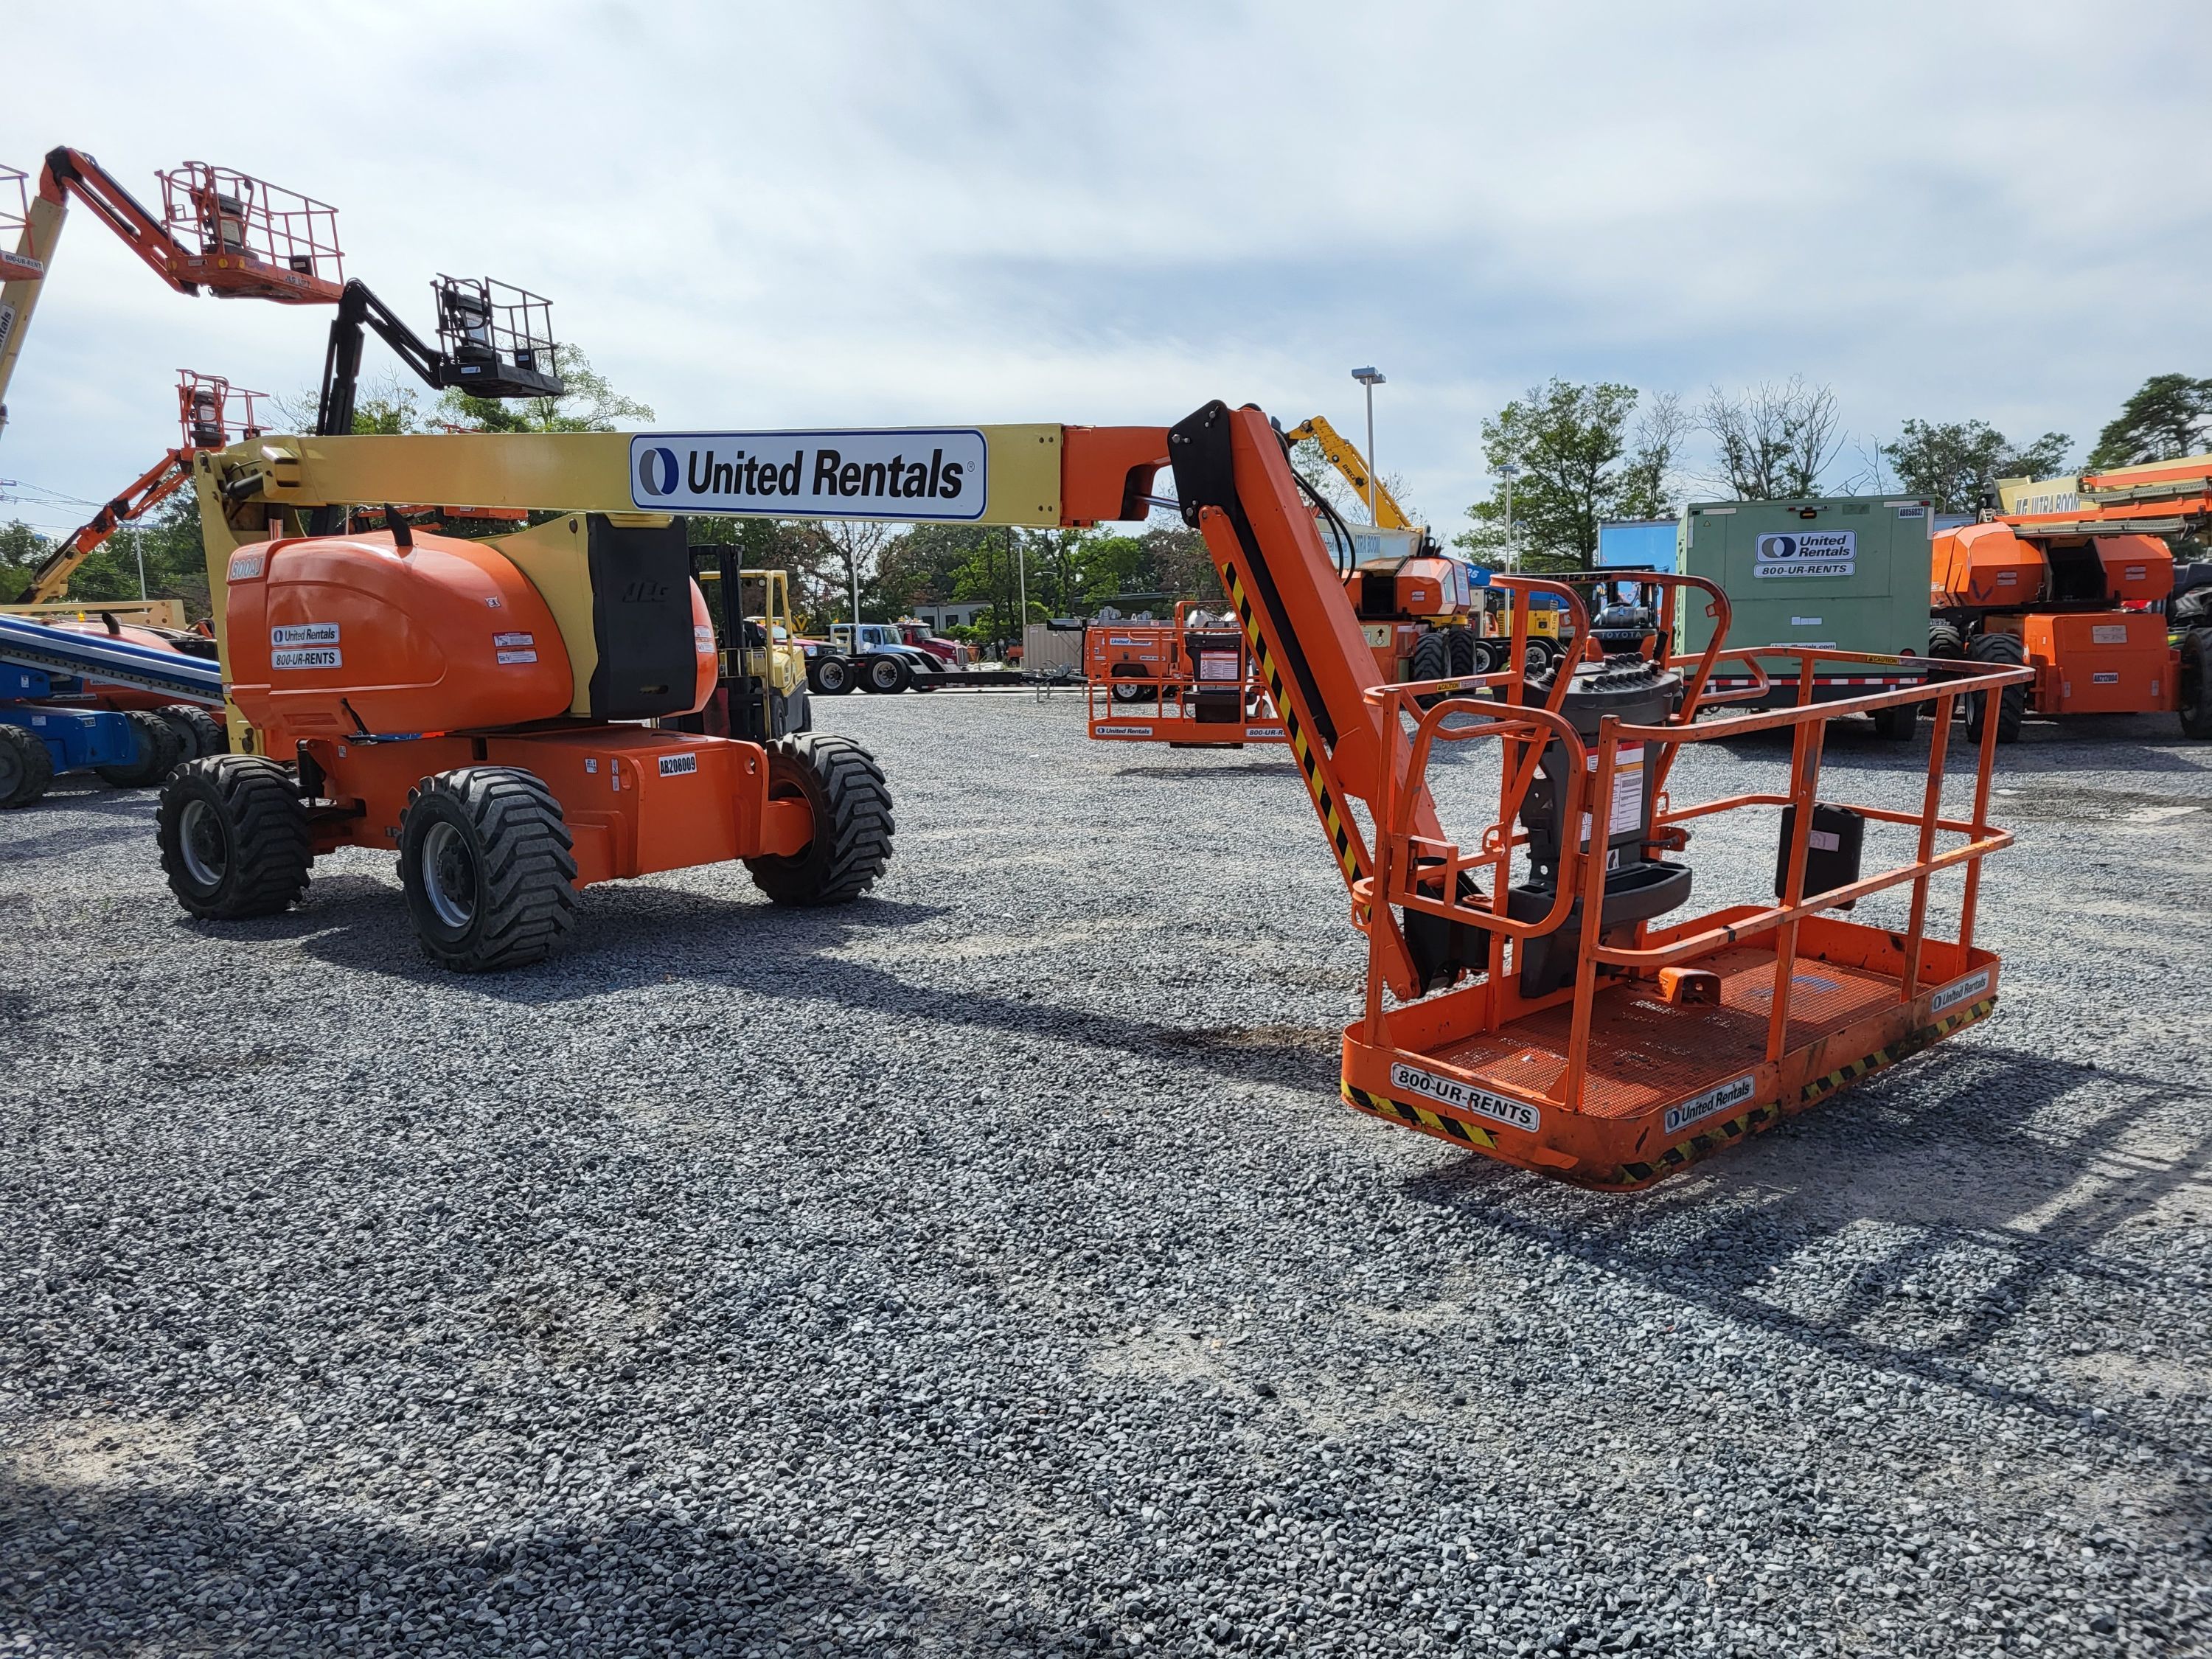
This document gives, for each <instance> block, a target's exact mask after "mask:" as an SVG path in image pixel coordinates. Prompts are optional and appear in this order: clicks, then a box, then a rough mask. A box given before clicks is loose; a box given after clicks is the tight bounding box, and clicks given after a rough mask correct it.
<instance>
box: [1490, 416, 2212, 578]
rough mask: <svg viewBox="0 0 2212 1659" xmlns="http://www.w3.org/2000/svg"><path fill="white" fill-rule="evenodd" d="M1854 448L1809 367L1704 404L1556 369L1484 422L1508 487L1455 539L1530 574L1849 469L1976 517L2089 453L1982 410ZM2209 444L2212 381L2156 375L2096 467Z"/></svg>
mask: <svg viewBox="0 0 2212 1659" xmlns="http://www.w3.org/2000/svg"><path fill="white" fill-rule="evenodd" d="M1699 436H1702V437H1703V438H1704V439H1705V441H1706V450H1707V454H1708V457H1709V459H1708V460H1707V461H1706V463H1705V470H1704V471H1698V472H1692V471H1690V470H1689V468H1688V466H1687V465H1686V461H1685V459H1684V458H1685V454H1686V449H1687V447H1688V445H1689V443H1690V442H1691V441H1692V439H1693V438H1695V437H1699ZM1849 442H1850V437H1849V435H1848V434H1847V433H1845V432H1844V429H1843V426H1842V422H1841V421H1840V420H1839V418H1838V413H1837V409H1836V396H1835V392H1833V390H1832V389H1831V388H1830V387H1828V386H1816V385H1809V384H1808V383H1807V382H1806V381H1805V380H1803V379H1802V377H1798V378H1793V379H1791V380H1788V381H1786V382H1782V383H1778V384H1777V383H1769V384H1765V385H1762V386H1755V387H1753V388H1751V389H1749V390H1747V391H1743V392H1724V391H1723V390H1722V389H1720V388H1719V387H1717V386H1716V387H1714V388H1713V389H1712V391H1711V392H1710V393H1709V394H1708V395H1707V396H1706V398H1705V400H1704V402H1703V403H1702V404H1699V405H1698V406H1697V407H1696V408H1694V409H1690V408H1686V407H1685V406H1684V404H1683V403H1682V401H1681V399H1680V398H1679V397H1677V396H1676V395H1675V394H1674V393H1672V392H1659V393H1656V394H1655V395H1653V396H1651V397H1650V398H1645V397H1644V394H1643V393H1642V392H1638V390H1637V388H1635V387H1634V386H1625V385H1622V384H1620V383H1619V382H1616V381H1601V382H1598V383H1596V384H1595V385H1577V384H1576V383H1574V382H1571V381H1568V380H1559V379H1553V380H1549V381H1547V382H1546V383H1545V384H1544V385H1542V386H1535V387H1532V388H1531V389H1530V390H1529V391H1528V392H1527V393H1525V394H1524V395H1523V396H1522V397H1519V398H1515V399H1513V400H1512V401H1511V402H1510V403H1509V404H1506V405H1505V407H1504V409H1502V410H1499V411H1498V413H1497V414H1496V415H1494V416H1491V417H1490V418H1489V419H1487V420H1486V421H1484V422H1483V423H1482V451H1483V456H1484V459H1485V460H1486V462H1487V463H1488V465H1489V468H1490V471H1491V474H1492V478H1493V481H1494V482H1493V483H1492V489H1491V491H1490V493H1489V494H1488V495H1486V496H1485V497H1484V498H1483V499H1482V500H1480V501H1476V502H1474V504H1473V505H1472V506H1470V507H1468V509H1467V517H1468V520H1470V521H1471V523H1470V525H1469V527H1468V528H1467V529H1466V530H1463V531H1462V532H1460V533H1459V534H1458V535H1457V536H1455V538H1453V541H1454V544H1455V545H1456V546H1458V547H1459V548H1461V549H1462V550H1463V551H1465V552H1466V553H1467V555H1468V556H1469V557H1470V558H1472V559H1474V560H1475V561H1476V562H1479V563H1482V564H1487V565H1492V566H1496V565H1502V564H1504V563H1505V562H1508V561H1509V559H1510V558H1512V557H1514V556H1516V554H1517V557H1518V560H1519V562H1520V563H1521V564H1522V566H1524V567H1525V568H1531V569H1538V570H1544V569H1553V570H1557V569H1589V568H1591V567H1592V566H1593V565H1595V562H1596V559H1597V539H1598V526H1599V525H1600V524H1601V523H1603V522H1605V521H1607V520H1623V519H1664V518H1672V517H1673V516H1674V514H1675V513H1676V512H1677V511H1678V510H1679V509H1680V506H1681V504H1682V501H1683V500H1684V498H1685V496H1686V495H1687V494H1688V493H1689V491H1690V490H1691V489H1692V488H1693V487H1696V488H1701V489H1704V490H1705V491H1708V492H1710V493H1711V495H1713V496H1714V497H1716V498H1718V499H1723V500H1731V501H1788V500H1792V499H1795V498H1799V497H1803V496H1810V495H1820V494H1823V493H1824V483H1825V481H1826V479H1827V478H1829V477H1831V476H1832V474H1833V472H1834V471H1836V470H1838V465H1839V464H1842V465H1849V466H1850V468H1851V470H1850V473H1849V475H1848V476H1847V477H1845V478H1844V481H1843V483H1842V485H1841V489H1842V492H1843V493H1844V494H1848V495H1857V494H1864V493H1877V494H1887V493H1888V492H1890V491H1893V490H1894V491H1898V492H1899V493H1903V494H1906V495H1917V496H1926V497H1927V498H1928V499H1929V501H1932V502H1934V503H1935V507H1936V511H1937V512H1939V513H1971V512H1972V511H1974V510H1975V509H1976V508H1978V507H1979V506H1980V505H1981V504H1982V502H1983V500H1984V497H1985V496H1986V495H1989V494H1990V493H1991V492H1993V491H1994V490H1995V489H1996V483H1997V481H1998V480H1999V479H2001V478H2015V477H2053V476H2057V475H2062V474H2063V473H2065V472H2066V471H2068V470H2069V459H2068V458H2069V456H2070V455H2071V454H2072V453H2073V447H2074V441H2073V439H2072V438H2070V437H2069V436H2068V435H2066V434H2065V433H2063V432H2046V433H2044V434H2043V435H2041V436H2039V437H2038V438H2034V439H2033V440H2028V441H2015V440H2013V439H2011V438H2008V437H2007V436H2006V435H2004V434H2003V433H2002V432H2001V431H1999V430H1998V429H1997V428H1996V427H1994V426H1992V425H1990V423H1989V422H1986V421H1979V420H1963V421H1929V420H1918V419H1914V420H1908V421H1906V422H1904V424H1903V425H1902V427H1901V428H1899V433H1898V435H1897V436H1896V437H1895V438H1894V439H1892V440H1890V441H1887V442H1869V443H1867V444H1865V445H1863V446H1862V447H1860V448H1859V449H1858V451H1857V454H1856V456H1855V457H1853V456H1847V454H1846V448H1847V446H1848V444H1849ZM2208 445H2212V380H2199V379H2196V378H2193V377H2191V376H2189V375H2185V374H2157V375H2153V376H2152V377H2151V378H2150V379H2149V380H2146V381H2145V382H2144V383H2143V385H2142V387H2141V388H2140V389H2139V390H2138V391H2136V393H2135V394H2134V395H2133V396H2132V397H2130V398H2128V399H2127V401H2126V402H2125V404H2123V405H2122V406H2121V409H2120V411H2119V413H2118V414H2117V415H2115V416H2113V417H2112V420H2111V421H2109V422H2106V425H2105V427H2104V428H2103V429H2102V430H2101V431H2100V433H2099V434H2098V435H2097V441H2096V443H2095V444H2094V445H2093V447H2091V449H2090V451H2089V453H2088V455H2087V458H2086V459H2084V461H2083V466H2084V468H2085V469H2086V470H2087V471H2099V470H2102V469H2106V468H2110V467H2118V466H2132V465H2137V464H2139V463H2142V462H2145V461H2159V460H2170V459H2174V458H2176V457H2178V456H2182V455H2188V454H2193V453H2197V452H2199V451H2201V450H2203V449H2204V448H2206V447H2207V446H2208ZM1509 522H1510V532H1509V529H1508V525H1509Z"/></svg>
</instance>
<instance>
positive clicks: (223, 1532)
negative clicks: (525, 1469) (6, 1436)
mask: <svg viewBox="0 0 2212 1659" xmlns="http://www.w3.org/2000/svg"><path fill="white" fill-rule="evenodd" d="M0 1516H7V1517H8V1519H9V1522H10V1524H9V1527H8V1528H6V1529H5V1530H4V1531H0V1631H12V1632H15V1636H16V1638H17V1639H19V1640H22V1639H27V1640H29V1641H31V1642H33V1644H36V1645H37V1646H38V1648H39V1649H40V1650H41V1651H52V1652H57V1653H59V1652H92V1651H95V1650H97V1651H100V1652H110V1651H114V1650H115V1648H114V1646H112V1645H111V1644H118V1643H127V1644H129V1645H130V1646H131V1650H133V1651H137V1650H138V1644H146V1645H147V1648H148V1650H154V1649H158V1650H161V1651H162V1652H173V1653H230V1652H236V1651H243V1650H246V1649H247V1648H251V1649H252V1650H253V1651H254V1652H256V1653H270V1654H291V1655H303V1656H305V1655H314V1656H323V1655H327V1654H331V1653H338V1652H345V1653H360V1654H373V1653H396V1652H402V1651H405V1650H409V1649H410V1648H414V1647H416V1646H418V1645H419V1644H422V1642H423V1641H424V1640H426V1639H430V1638H434V1639H435V1641H436V1642H437V1644H439V1645H440V1647H441V1650H442V1651H443V1652H445V1653H448V1654H483V1655H486V1656H497V1659H513V1656H519V1655H521V1654H524V1653H526V1652H545V1651H549V1650H550V1651H551V1652H553V1653H556V1654H559V1653H611V1652H615V1651H617V1650H621V1651H629V1650H633V1649H635V1650H644V1648H645V1647H646V1646H647V1644H650V1643H652V1642H653V1640H654V1638H668V1637H673V1638H675V1641H676V1645H675V1646H674V1648H673V1649H672V1650H673V1651H677V1652H686V1653H701V1652H711V1653H737V1652H741V1651H743V1652H750V1651H753V1650H755V1648H756V1646H757V1647H758V1648H759V1649H760V1650H763V1651H775V1650H787V1649H782V1648H781V1644H784V1643H789V1644H792V1645H793V1647H796V1648H800V1649H803V1650H805V1651H806V1652H809V1653H820V1654H840V1655H842V1654H852V1655H856V1656H857V1655H864V1654H865V1655H881V1654H886V1653H890V1652H893V1651H897V1652H902V1653H905V1652H911V1651H914V1650H915V1649H916V1648H917V1646H919V1645H921V1644H927V1645H929V1646H930V1647H932V1648H933V1649H934V1650H939V1651H945V1652H977V1651H981V1650H984V1649H985V1648H987V1647H993V1648H995V1647H996V1646H997V1645H998V1644H1002V1643H1006V1642H1008V1641H1010V1640H1011V1641H1020V1640H1022V1639H1023V1638H1027V1640H1028V1641H1029V1642H1030V1643H1035V1642H1036V1640H1037V1639H1038V1633H1037V1632H1036V1631H1034V1630H1033V1629H1032V1630H1026V1631H1024V1630H1021V1629H1018V1628H1017V1627H1016V1626H1014V1625H1013V1624H1012V1623H1011V1622H1010V1621H1008V1620H1005V1619H1002V1618H1000V1617H997V1616H994V1615H993V1614H992V1613H989V1612H987V1610H985V1609H984V1608H982V1607H980V1606H977V1605H975V1604H972V1603H969V1602H966V1601H957V1600H952V1599H947V1598H943V1597H935V1596H930V1595H921V1594H918V1593H916V1592H915V1590H914V1589H911V1588H908V1587H907V1586H904V1585H901V1584H895V1583H887V1582H883V1581H880V1580H872V1579H867V1580H864V1579H860V1578H856V1577H852V1576H849V1575H848V1574H846V1573H844V1572H842V1571H838V1570H837V1569H836V1568H833V1567H831V1566H829V1565H824V1564H823V1562H822V1561H821V1560H819V1559H809V1558H808V1557H806V1556H803V1555H801V1554H799V1553H795V1552H793V1551H790V1550H787V1549H782V1548H778V1547H774V1546H771V1545H769V1544H766V1543H763V1542H757V1541H753V1540H750V1539H748V1538H746V1537H744V1536H743V1535H742V1534H741V1533H739V1531H738V1528H734V1527H731V1526H729V1525H726V1524H724V1525H712V1526H709V1525H689V1526H684V1525H678V1524H677V1523H675V1522H672V1521H671V1520H670V1519H668V1518H666V1517H664V1516H654V1515H635V1516H628V1517H624V1518H621V1519H617V1520H614V1521H611V1522H605V1523H599V1524H594V1523H592V1522H587V1521H585V1520H583V1519H581V1518H574V1517H569V1516H561V1515H557V1514H556V1515H552V1516H539V1517H537V1521H538V1535H537V1536H535V1537H532V1538H530V1539H528V1540H526V1541H520V1542H519V1543H518V1542H516V1541H511V1540H501V1541H496V1542H484V1543H481V1544H471V1543H465V1542H462V1541H458V1540H454V1541H443V1540H440V1539H437V1538H435V1537H431V1536H427V1535H425V1534H424V1533H423V1532H422V1531H421V1530H417V1529H415V1528H406V1529H404V1530H403V1529H402V1528H398V1527H396V1526H377V1525H374V1524H366V1523H365V1524H360V1525H347V1524H341V1523H337V1522H331V1521H325V1522H319V1523H318V1522H314V1521H311V1520H307V1519H303V1518H301V1516H299V1515H298V1514H297V1512H296V1511H290V1510H287V1511H283V1512H282V1513H281V1514H280V1513H279V1512H278V1511H276V1510H275V1509H274V1508H273V1506H271V1507H267V1508H264V1507H260V1506H255V1505H249V1504H241V1503H240V1502H239V1501H238V1500H237V1498H234V1497H224V1496H222V1495H219V1494H216V1493H214V1492H205V1493H202V1492H178V1491H171V1490H163V1489H160V1488H151V1487H136V1488H106V1489H103V1488H101V1487H98V1486H75V1485H68V1484H50V1483H47V1482H45V1481H41V1480H33V1479H26V1478H23V1477H22V1476H21V1475H16V1474H8V1473H5V1472H0ZM549 1534H550V1535H549ZM587 1544H590V1545H595V1546H596V1549H595V1551H594V1553H592V1555H591V1556H589V1557H586V1555H585V1554H584V1553H583V1551H584V1547H585V1546H586V1545H587ZM196 1556H197V1558H198V1559H195V1558H196ZM203 1563H204V1564H203ZM364 1600H366V1601H368V1604H369V1605H368V1608H367V1610H366V1611H364V1609H363V1607H362V1603H363V1601H364ZM617 1607H621V1608H623V1618H622V1620H621V1622H620V1623H619V1624H617V1623H616V1621H615V1620H614V1619H613V1618H612V1617H611V1614H612V1613H613V1612H614V1610H615V1609H616V1608H617ZM395 1613H396V1614H397V1615H398V1620H404V1624H405V1626H406V1633H404V1634H403V1632H402V1628H401V1626H400V1624H399V1623H398V1622H395V1621H393V1620H392V1618H391V1615H392V1614H395ZM839 1626H843V1627H844V1628H843V1629H842V1630H841V1629H840V1628H839ZM695 1640H696V1644H691V1643H693V1642H694V1641H695ZM539 1644H543V1645H539ZM661 1645H663V1646H666V1645H667V1644H665V1643H664V1644H661Z"/></svg>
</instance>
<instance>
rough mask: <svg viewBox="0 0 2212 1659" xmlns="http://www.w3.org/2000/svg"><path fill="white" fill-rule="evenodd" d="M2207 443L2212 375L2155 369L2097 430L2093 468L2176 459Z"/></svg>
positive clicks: (2211, 435) (2211, 436) (2210, 439)
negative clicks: (2210, 377)
mask: <svg viewBox="0 0 2212 1659" xmlns="http://www.w3.org/2000/svg"><path fill="white" fill-rule="evenodd" d="M2208 444H2212V380H2195V379H2192V378H2191V376H2189V375H2186V374H2154V375H2152V376H2151V377H2150V379H2148V380H2145V381H2144V382H2143V383H2142V386H2141V388H2139V389H2138V390H2137V391H2136V394H2135V396H2133V397H2132V398H2129V399H2128V400H2127V402H2126V403H2125V404H2122V405H2121V407H2120V412H2119V413H2118V415H2117V416H2114V417H2113V418H2112V420H2111V421H2110V422H2107V423H2106V427H2105V429H2104V430H2103V431H2101V432H2100V433H2099V434H2098V435H2097V447H2095V448H2094V449H2092V450H2091V451H2090V452H2089V459H2088V463H2087V465H2088V467H2089V470H2090V471H2093V472H2094V471H2103V470H2104V469H2105V468H2106V467H2113V466H2135V465H2139V464H2141V463H2142V462H2144V461H2172V460H2178V459H2180V458H2181V457H2182V456H2184V455H2194V454H2196V453H2198V452H2199V451H2201V450H2203V449H2204V448H2205V447H2207V446H2208Z"/></svg>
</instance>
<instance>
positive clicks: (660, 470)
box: [633, 444, 684, 501]
mask: <svg viewBox="0 0 2212 1659" xmlns="http://www.w3.org/2000/svg"><path fill="white" fill-rule="evenodd" d="M683 476H684V472H683V469H682V467H681V466H679V465H678V463H677V459H676V452H675V451H674V450H672V449H671V448H669V447H667V446H666V445H665V444H649V445H647V446H646V447H644V448H642V449H641V450H639V451H638V452H637V495H636V496H635V497H633V499H642V500H644V501H661V500H663V499H665V498H666V497H667V496H670V495H674V494H675V493H676V486H677V483H678V482H679V481H680V480H681V479H682V477H683Z"/></svg>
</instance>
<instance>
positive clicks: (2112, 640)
mask: <svg viewBox="0 0 2212 1659" xmlns="http://www.w3.org/2000/svg"><path fill="white" fill-rule="evenodd" d="M2089 642H2090V643H2091V644H2092V645H2125V644H2126V643H2127V642H2128V625H2127V624H2126V623H2090V624H2089Z"/></svg>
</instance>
